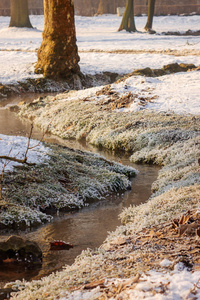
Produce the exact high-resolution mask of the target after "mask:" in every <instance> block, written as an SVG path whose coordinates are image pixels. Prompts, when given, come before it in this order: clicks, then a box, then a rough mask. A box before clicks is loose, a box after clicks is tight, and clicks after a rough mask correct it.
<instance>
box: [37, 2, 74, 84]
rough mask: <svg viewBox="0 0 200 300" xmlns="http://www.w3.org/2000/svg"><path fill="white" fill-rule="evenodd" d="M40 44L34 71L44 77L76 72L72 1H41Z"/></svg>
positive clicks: (68, 75)
mask: <svg viewBox="0 0 200 300" xmlns="http://www.w3.org/2000/svg"><path fill="white" fill-rule="evenodd" d="M44 20H45V22H44V31H43V41H42V44H41V47H40V49H39V50H38V62H37V65H36V67H35V72H36V73H39V74H43V75H44V76H45V77H47V78H53V79H61V78H65V79H66V78H68V77H70V76H73V75H74V74H77V73H80V68H79V65H78V62H79V56H78V49H77V46H76V33H75V25H74V5H73V1H72V0H56V1H55V0H44Z"/></svg>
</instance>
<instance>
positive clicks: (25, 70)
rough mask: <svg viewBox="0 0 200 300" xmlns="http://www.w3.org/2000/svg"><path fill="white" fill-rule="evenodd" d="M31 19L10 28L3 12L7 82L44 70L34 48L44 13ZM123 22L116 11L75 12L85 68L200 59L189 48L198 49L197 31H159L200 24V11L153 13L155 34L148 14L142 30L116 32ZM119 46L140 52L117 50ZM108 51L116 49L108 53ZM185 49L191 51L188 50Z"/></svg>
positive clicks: (140, 22)
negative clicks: (148, 26) (147, 25)
mask: <svg viewBox="0 0 200 300" xmlns="http://www.w3.org/2000/svg"><path fill="white" fill-rule="evenodd" d="M31 22H32V25H33V27H34V29H27V28H25V29H21V28H8V25H9V17H0V66H1V68H0V82H1V83H3V84H6V83H12V82H16V81H19V80H23V79H26V78H27V77H31V78H37V77H39V76H40V75H36V74H34V64H35V63H36V61H37V55H36V52H35V50H36V49H38V48H39V47H40V44H41V41H42V30H43V23H44V18H43V16H31ZM120 22H121V17H117V16H116V15H103V16H98V17H80V16H77V17H76V32H77V44H78V48H79V55H80V67H81V70H82V72H84V73H90V74H94V73H100V72H104V71H109V72H117V73H119V74H126V73H129V72H131V71H133V70H134V69H138V68H144V67H150V68H160V67H162V66H163V65H164V64H168V63H174V62H178V63H181V62H184V63H193V64H195V65H200V56H197V55H195V56H193V55H190V51H196V52H197V51H200V38H199V37H198V36H197V37H195V36H165V35H160V33H161V32H163V31H183V32H184V31H187V30H188V29H190V30H194V31H195V30H199V23H200V16H189V17H180V16H162V17H155V18H154V29H155V30H156V31H157V33H158V34H157V35H149V34H146V33H144V32H142V30H143V27H144V25H145V22H146V17H145V16H143V17H136V25H137V28H138V30H141V32H138V33H127V32H125V31H123V32H118V31H117V30H118V27H119V25H120ZM91 50H95V51H103V53H102V52H100V53H97V52H95V51H94V52H91ZM117 50H122V51H124V50H131V51H133V52H134V51H136V52H138V51H139V52H141V53H132V54H131V53H118V52H116V51H117ZM172 50H176V51H179V52H180V51H181V56H175V55H167V54H166V51H167V53H170V52H169V51H172ZM107 51H108V52H109V51H113V52H114V53H106V52H107ZM143 51H144V53H143ZM152 52H153V53H152ZM154 52H163V53H160V54H158V53H154ZM185 52H187V56H184V55H185ZM171 54H173V52H172V53H171Z"/></svg>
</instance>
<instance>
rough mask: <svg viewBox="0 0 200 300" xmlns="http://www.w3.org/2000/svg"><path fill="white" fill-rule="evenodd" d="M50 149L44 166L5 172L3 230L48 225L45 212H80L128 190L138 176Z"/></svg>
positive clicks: (83, 156)
mask: <svg viewBox="0 0 200 300" xmlns="http://www.w3.org/2000/svg"><path fill="white" fill-rule="evenodd" d="M4 138H5V136H4ZM47 149H49V150H50V151H49V153H48V155H47V154H46V155H47V157H46V159H44V161H43V162H40V163H38V164H36V165H35V166H26V165H23V166H21V167H20V166H18V167H17V168H14V170H11V171H7V172H5V175H4V185H3V200H4V205H3V208H2V210H1V212H0V224H1V226H2V227H7V226H10V227H11V226H14V227H17V225H20V226H21V225H24V226H34V225H37V223H42V222H44V221H49V220H50V219H51V217H49V216H47V215H46V214H45V209H46V208H50V209H54V210H60V209H65V210H71V209H75V208H76V209H78V208H80V207H83V206H84V205H86V204H87V202H88V201H96V200H101V199H102V198H103V197H104V196H105V195H107V194H108V193H110V192H114V191H118V190H125V189H127V188H129V187H130V181H129V178H130V177H132V176H135V175H136V173H137V171H136V170H135V169H133V168H131V167H126V166H122V165H120V164H119V163H113V162H111V161H108V160H106V159H104V158H103V157H101V156H98V155H95V154H91V153H89V152H86V153H85V152H81V151H75V150H72V149H69V148H65V147H61V146H60V147H59V146H50V145H49V147H47ZM40 210H41V211H44V213H42V212H41V211H40Z"/></svg>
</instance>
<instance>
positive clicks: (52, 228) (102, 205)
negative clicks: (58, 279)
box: [0, 94, 159, 288]
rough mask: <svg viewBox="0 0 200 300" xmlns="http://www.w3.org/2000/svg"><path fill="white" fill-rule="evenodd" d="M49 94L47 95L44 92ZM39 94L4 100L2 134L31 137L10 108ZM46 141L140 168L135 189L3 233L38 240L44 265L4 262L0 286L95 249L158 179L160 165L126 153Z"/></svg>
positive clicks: (25, 123) (55, 267)
mask: <svg viewBox="0 0 200 300" xmlns="http://www.w3.org/2000/svg"><path fill="white" fill-rule="evenodd" d="M42 96H45V95H42ZM36 97H37V95H36V94H30V95H24V96H22V97H13V98H9V99H7V100H4V101H1V102H0V133H1V134H6V135H22V136H28V134H29V130H30V123H29V122H28V121H24V120H23V121H22V120H20V119H19V118H18V117H17V116H16V114H15V113H14V112H12V111H11V110H10V109H8V108H9V106H11V105H15V104H17V103H18V102H20V101H24V100H25V101H26V102H28V101H29V102H30V101H32V100H33V99H35V98H36ZM32 137H33V138H36V139H37V138H38V139H40V137H41V132H40V130H38V129H36V128H34V133H33V136H32ZM44 140H45V141H46V142H50V143H58V144H61V145H65V146H68V147H70V148H74V149H80V150H86V151H91V152H95V153H99V154H100V155H103V156H105V157H106V158H107V159H110V160H113V161H117V162H121V163H122V164H124V165H129V166H132V167H134V168H136V169H137V170H138V171H139V174H138V175H137V177H136V178H133V179H132V189H131V190H129V191H126V192H123V193H122V192H121V193H117V194H116V193H115V194H112V195H111V196H109V197H107V198H105V199H104V200H101V201H99V202H97V203H93V204H91V205H90V206H88V207H85V208H83V209H81V210H79V211H76V212H71V213H63V214H60V215H59V216H54V220H53V221H52V222H51V223H49V224H46V225H43V226H41V227H39V228H37V229H35V230H26V231H17V232H16V231H15V232H12V231H9V232H1V236H9V235H11V234H17V235H20V236H22V237H24V238H26V239H30V240H32V241H35V242H37V243H38V245H39V246H40V247H41V249H42V251H43V263H42V267H40V268H37V269H24V268H20V267H19V268H16V265H12V264H7V265H6V264H4V265H1V266H0V288H2V287H3V286H4V285H5V283H6V282H9V281H14V280H17V279H20V280H21V279H23V278H25V279H26V280H31V279H39V278H41V277H43V276H46V275H49V274H50V273H52V272H55V271H57V270H61V269H62V267H63V266H64V265H66V264H68V265H71V264H72V263H73V262H74V259H75V258H76V256H77V255H79V254H80V253H81V252H82V250H85V249H87V248H91V249H95V248H97V247H99V246H100V245H101V244H102V243H103V241H104V240H105V239H106V237H107V235H108V232H109V231H114V230H115V229H116V227H117V226H119V225H120V220H119V214H120V212H121V211H122V209H123V208H124V207H128V206H130V205H131V204H134V205H138V204H140V203H143V202H145V201H146V200H147V199H148V198H149V197H150V195H151V185H152V183H153V182H154V181H155V180H156V178H157V175H158V170H159V168H158V167H156V166H151V165H135V164H133V163H131V162H130V161H129V158H128V157H126V156H125V155H124V154H122V153H120V154H115V155H114V154H112V153H111V152H107V151H103V150H101V151H100V150H99V149H97V148H95V147H93V146H91V145H87V144H86V143H79V142H77V141H71V140H70V141H67V140H63V139H61V138H59V137H56V136H52V135H47V136H45V138H44ZM53 240H63V241H65V242H69V243H71V244H73V245H74V248H72V249H70V250H68V251H66V250H62V251H51V250H50V245H49V243H50V242H51V241H53Z"/></svg>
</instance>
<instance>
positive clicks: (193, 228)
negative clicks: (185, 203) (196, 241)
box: [172, 210, 200, 237]
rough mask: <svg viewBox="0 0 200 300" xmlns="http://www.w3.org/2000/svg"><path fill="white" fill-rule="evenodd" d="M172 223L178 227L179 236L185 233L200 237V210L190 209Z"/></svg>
mask: <svg viewBox="0 0 200 300" xmlns="http://www.w3.org/2000/svg"><path fill="white" fill-rule="evenodd" d="M172 224H173V225H174V227H175V228H177V229H178V234H179V236H182V235H183V234H185V235H189V236H192V235H196V236H197V237H200V212H198V211H196V210H193V211H188V212H187V213H186V214H184V215H182V216H181V218H180V219H179V220H178V219H175V220H173V223H172Z"/></svg>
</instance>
